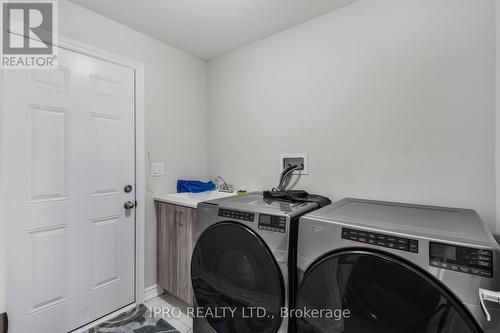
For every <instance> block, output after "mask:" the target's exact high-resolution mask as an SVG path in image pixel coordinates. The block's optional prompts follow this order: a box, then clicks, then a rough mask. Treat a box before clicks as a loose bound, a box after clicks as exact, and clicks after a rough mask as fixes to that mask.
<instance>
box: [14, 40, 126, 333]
mask: <svg viewBox="0 0 500 333" xmlns="http://www.w3.org/2000/svg"><path fill="white" fill-rule="evenodd" d="M59 65H60V66H59V68H58V69H56V70H31V71H27V70H8V71H5V77H4V78H5V81H4V82H5V101H4V103H5V105H4V107H5V128H4V138H5V155H4V156H5V159H4V161H5V178H6V222H7V232H8V235H7V239H8V241H7V246H6V248H7V262H6V274H7V280H6V283H7V295H6V296H7V313H8V315H9V321H10V328H11V331H10V332H12V333H26V332H40V333H44V332H46V333H59V332H61V333H62V332H68V331H71V330H73V329H75V328H78V327H80V326H82V325H84V324H87V323H88V322H91V321H93V320H95V319H97V318H99V317H101V316H104V315H106V314H108V313H110V312H113V311H115V310H117V309H119V308H121V307H124V306H126V305H128V304H131V303H133V302H134V300H135V293H134V263H135V260H134V250H135V245H134V243H135V232H134V230H135V229H134V228H135V210H134V209H125V208H124V203H125V202H127V201H131V202H135V194H134V193H135V191H134V190H135V184H134V178H135V174H134V159H135V156H134V142H135V139H134V71H133V70H132V69H129V68H125V67H122V66H119V65H115V64H111V63H108V62H105V61H101V60H98V59H95V58H92V57H88V56H84V55H81V54H79V53H75V52H70V51H67V50H64V49H60V50H59ZM125 185H132V186H133V187H134V190H132V191H131V192H129V193H126V192H125V191H124V186H125Z"/></svg>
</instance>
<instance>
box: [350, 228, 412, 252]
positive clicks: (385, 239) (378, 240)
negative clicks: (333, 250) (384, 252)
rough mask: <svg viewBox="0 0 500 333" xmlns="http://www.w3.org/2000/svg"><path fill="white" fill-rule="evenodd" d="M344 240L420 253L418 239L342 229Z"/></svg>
mask: <svg viewBox="0 0 500 333" xmlns="http://www.w3.org/2000/svg"><path fill="white" fill-rule="evenodd" d="M342 238H343V239H348V240H351V241H355V242H360V243H365V244H371V245H376V246H382V247H387V248H391V249H396V250H401V251H406V252H412V253H418V240H416V239H409V238H403V237H396V236H392V235H386V234H380V233H376V232H370V231H363V230H356V229H350V228H342Z"/></svg>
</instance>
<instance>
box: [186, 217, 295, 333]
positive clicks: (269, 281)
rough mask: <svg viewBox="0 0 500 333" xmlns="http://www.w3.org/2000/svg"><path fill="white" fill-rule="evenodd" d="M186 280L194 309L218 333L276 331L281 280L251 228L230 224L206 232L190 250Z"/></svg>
mask: <svg viewBox="0 0 500 333" xmlns="http://www.w3.org/2000/svg"><path fill="white" fill-rule="evenodd" d="M191 280H192V283H193V289H194V294H195V297H196V301H197V303H198V304H197V305H198V307H200V308H201V309H202V310H203V311H204V312H205V314H206V315H205V318H206V320H207V321H208V322H209V324H210V325H211V326H212V327H213V328H214V329H215V331H217V332H218V333H226V332H227V333H234V332H238V333H257V332H259V333H274V332H276V331H277V330H278V329H279V326H280V324H281V317H280V311H281V307H282V306H284V295H285V291H284V285H283V277H282V274H281V271H280V269H279V266H278V264H277V263H276V260H275V259H274V257H273V255H272V253H271V251H270V250H269V248H268V247H267V246H266V244H265V243H264V241H263V240H262V239H261V238H260V237H259V236H258V235H257V234H256V233H255V232H253V231H252V230H251V229H249V228H247V227H245V226H243V225H240V224H237V223H233V222H222V223H219V224H216V225H214V226H212V227H211V228H209V229H207V230H206V231H205V232H204V233H203V234H202V235H201V237H200V239H199V240H198V243H197V244H196V246H195V249H194V252H193V257H192V260H191ZM232 311H234V312H232ZM223 312H225V313H224V315H221V314H223ZM217 314H219V315H217Z"/></svg>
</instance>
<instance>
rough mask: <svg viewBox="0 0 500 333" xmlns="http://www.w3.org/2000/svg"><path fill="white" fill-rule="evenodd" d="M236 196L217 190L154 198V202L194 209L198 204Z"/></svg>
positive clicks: (164, 195) (232, 193)
mask: <svg viewBox="0 0 500 333" xmlns="http://www.w3.org/2000/svg"><path fill="white" fill-rule="evenodd" d="M233 195H236V192H231V193H227V192H220V191H217V190H214V191H208V192H201V193H172V194H163V195H159V196H155V198H154V199H155V200H156V201H161V202H166V203H170V204H173V205H179V206H186V207H191V208H196V207H197V206H198V204H199V203H200V202H203V201H207V200H214V199H219V198H225V197H230V196H233Z"/></svg>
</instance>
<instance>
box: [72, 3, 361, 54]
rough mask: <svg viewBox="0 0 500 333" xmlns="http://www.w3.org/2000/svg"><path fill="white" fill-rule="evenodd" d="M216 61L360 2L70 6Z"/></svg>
mask: <svg viewBox="0 0 500 333" xmlns="http://www.w3.org/2000/svg"><path fill="white" fill-rule="evenodd" d="M71 1H72V2H74V3H76V4H79V5H81V6H83V7H85V8H88V9H90V10H92V11H94V12H96V13H99V14H101V15H103V16H106V17H108V18H110V19H113V20H115V21H117V22H119V23H121V24H124V25H126V26H129V27H131V28H133V29H135V30H138V31H141V32H143V33H145V34H147V35H149V36H151V37H153V38H156V39H158V40H160V41H162V42H165V43H167V44H169V45H172V46H174V47H176V48H179V49H181V50H184V51H186V52H188V53H191V54H193V55H195V56H197V57H199V58H201V59H205V60H208V59H212V58H215V57H217V56H220V55H222V54H224V53H227V52H229V51H232V50H235V49H238V48H240V47H242V46H245V45H248V44H250V43H252V42H255V41H257V40H259V39H262V38H264V37H267V36H269V35H272V34H275V33H277V32H280V31H282V30H284V29H287V28H290V27H292V26H294V25H297V24H299V23H302V22H304V21H307V20H309V19H312V18H314V17H317V16H319V15H322V14H325V13H328V12H330V11H332V10H335V9H337V8H340V7H343V6H345V5H348V4H351V3H353V2H355V1H357V0H71Z"/></svg>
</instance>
